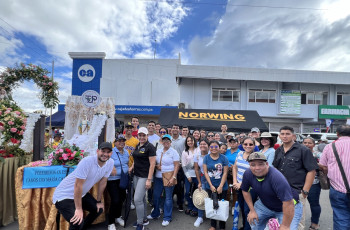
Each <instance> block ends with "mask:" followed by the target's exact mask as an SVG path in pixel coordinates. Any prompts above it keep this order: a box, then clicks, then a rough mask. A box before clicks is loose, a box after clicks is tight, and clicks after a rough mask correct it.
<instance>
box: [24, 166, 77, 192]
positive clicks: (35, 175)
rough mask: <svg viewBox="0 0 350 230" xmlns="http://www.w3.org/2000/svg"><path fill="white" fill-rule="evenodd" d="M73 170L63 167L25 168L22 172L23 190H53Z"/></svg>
mask: <svg viewBox="0 0 350 230" xmlns="http://www.w3.org/2000/svg"><path fill="white" fill-rule="evenodd" d="M75 168H76V166H73V168H68V167H64V166H63V165H55V166H42V167H25V168H24V172H23V186H22V188H23V189H27V188H54V187H57V186H58V185H59V183H60V182H61V181H62V180H63V179H64V178H65V177H66V176H67V172H68V170H69V172H68V174H70V173H71V172H73V171H74V169H75Z"/></svg>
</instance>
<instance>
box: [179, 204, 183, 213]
mask: <svg viewBox="0 0 350 230" xmlns="http://www.w3.org/2000/svg"><path fill="white" fill-rule="evenodd" d="M178 209H179V212H183V211H184V206H183V205H182V204H180V205H179V206H178Z"/></svg>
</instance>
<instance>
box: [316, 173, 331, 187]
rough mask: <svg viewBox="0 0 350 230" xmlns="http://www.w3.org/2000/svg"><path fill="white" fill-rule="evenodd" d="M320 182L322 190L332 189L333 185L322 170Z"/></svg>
mask: <svg viewBox="0 0 350 230" xmlns="http://www.w3.org/2000/svg"><path fill="white" fill-rule="evenodd" d="M318 180H319V181H320V185H321V189H323V190H329V189H330V187H331V184H330V182H329V178H328V177H327V175H326V174H325V173H324V172H323V171H321V170H320V172H319V176H318Z"/></svg>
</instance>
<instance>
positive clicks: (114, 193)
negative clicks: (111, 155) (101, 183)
mask: <svg viewBox="0 0 350 230" xmlns="http://www.w3.org/2000/svg"><path fill="white" fill-rule="evenodd" d="M119 183H120V179H119V180H109V181H107V191H108V193H109V196H110V197H111V204H110V208H109V215H108V224H113V223H114V222H115V218H118V217H120V216H121V213H122V208H123V203H124V201H125V198H126V191H125V189H121V188H119Z"/></svg>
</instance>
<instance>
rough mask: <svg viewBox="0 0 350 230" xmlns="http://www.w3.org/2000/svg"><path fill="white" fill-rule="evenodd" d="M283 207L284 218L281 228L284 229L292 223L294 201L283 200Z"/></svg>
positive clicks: (288, 227)
mask: <svg viewBox="0 0 350 230" xmlns="http://www.w3.org/2000/svg"><path fill="white" fill-rule="evenodd" d="M282 203H283V205H282V209H283V220H282V224H281V227H280V230H283V229H290V224H291V223H292V220H293V217H294V201H293V200H289V201H283V202H282Z"/></svg>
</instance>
